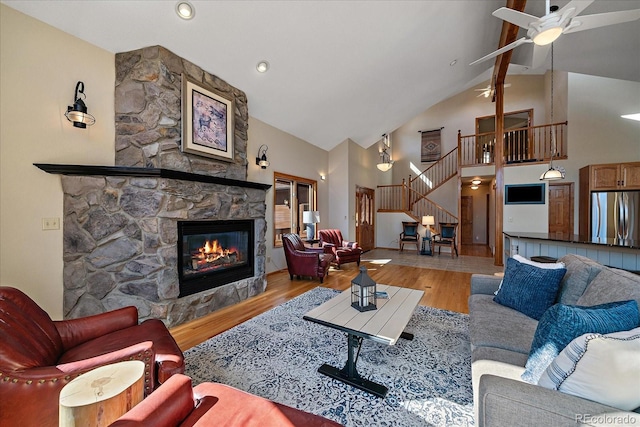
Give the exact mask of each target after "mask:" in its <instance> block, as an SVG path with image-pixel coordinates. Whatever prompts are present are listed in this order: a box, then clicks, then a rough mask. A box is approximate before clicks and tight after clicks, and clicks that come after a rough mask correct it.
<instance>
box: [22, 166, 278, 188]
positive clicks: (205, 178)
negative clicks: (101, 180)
mask: <svg viewBox="0 0 640 427" xmlns="http://www.w3.org/2000/svg"><path fill="white" fill-rule="evenodd" d="M33 165H34V166H36V167H38V168H40V169H42V170H43V171H45V172H47V173H51V174H58V175H82V176H133V177H140V178H142V177H146V178H168V179H179V180H182V181H194V182H204V183H208V184H219V185H227V186H236V187H244V188H255V189H258V190H268V189H269V188H271V184H262V183H259V182H251V181H241V180H239V179H229V178H221V177H217V176H210V175H202V174H198V173H191V172H182V171H177V170H172V169H160V168H139V167H127V166H91V165H60V164H52V163H34V164H33Z"/></svg>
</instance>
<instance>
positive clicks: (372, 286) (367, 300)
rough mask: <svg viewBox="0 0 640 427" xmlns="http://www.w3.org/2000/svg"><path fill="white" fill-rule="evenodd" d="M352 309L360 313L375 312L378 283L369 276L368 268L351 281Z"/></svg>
mask: <svg viewBox="0 0 640 427" xmlns="http://www.w3.org/2000/svg"><path fill="white" fill-rule="evenodd" d="M351 307H353V308H355V309H356V310H358V311H369V310H375V309H376V308H378V307H376V282H374V281H373V279H372V278H371V277H369V275H368V274H367V268H366V267H360V273H359V274H358V275H357V276H356V277H355V279H353V280H352V281H351Z"/></svg>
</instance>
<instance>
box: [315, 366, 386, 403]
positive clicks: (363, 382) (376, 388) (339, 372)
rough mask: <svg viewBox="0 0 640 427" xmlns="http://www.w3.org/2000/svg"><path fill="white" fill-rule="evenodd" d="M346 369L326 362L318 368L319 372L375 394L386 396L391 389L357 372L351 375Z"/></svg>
mask: <svg viewBox="0 0 640 427" xmlns="http://www.w3.org/2000/svg"><path fill="white" fill-rule="evenodd" d="M345 371H346V369H338V368H336V367H335V366H331V365H327V364H326V363H325V364H324V365H322V366H320V367H319V368H318V372H320V373H321V374H324V375H327V376H329V377H331V378H333V379H336V380H338V381H342V382H344V383H347V384H349V385H351V386H353V387H356V388H359V389H360V390H364V391H366V392H368V393H371V394H373V395H374V396H378V397H382V398H384V397H385V396H386V395H387V392H388V391H389V389H388V388H387V387H385V386H383V385H382V384H378V383H374V382H373V381H370V380H368V379H366V378H362V377H361V376H360V375H358V374H357V373H356V375H355V376H350V375H348V374H347V372H345Z"/></svg>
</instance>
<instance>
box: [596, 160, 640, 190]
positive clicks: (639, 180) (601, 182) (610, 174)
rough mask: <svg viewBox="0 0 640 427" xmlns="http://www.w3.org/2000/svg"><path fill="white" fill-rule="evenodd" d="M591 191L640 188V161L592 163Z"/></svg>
mask: <svg viewBox="0 0 640 427" xmlns="http://www.w3.org/2000/svg"><path fill="white" fill-rule="evenodd" d="M586 167H587V168H590V172H589V175H590V185H589V191H607V190H640V162H634V163H612V164H607V165H590V166H586Z"/></svg>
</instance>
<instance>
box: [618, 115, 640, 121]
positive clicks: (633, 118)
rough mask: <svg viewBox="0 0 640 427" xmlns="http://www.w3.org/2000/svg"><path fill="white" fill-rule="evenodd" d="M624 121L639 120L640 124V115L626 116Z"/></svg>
mask: <svg viewBox="0 0 640 427" xmlns="http://www.w3.org/2000/svg"><path fill="white" fill-rule="evenodd" d="M620 117H622V118H623V119H631V120H637V121H639V122H640V113H635V114H624V115H622V116H620Z"/></svg>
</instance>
